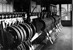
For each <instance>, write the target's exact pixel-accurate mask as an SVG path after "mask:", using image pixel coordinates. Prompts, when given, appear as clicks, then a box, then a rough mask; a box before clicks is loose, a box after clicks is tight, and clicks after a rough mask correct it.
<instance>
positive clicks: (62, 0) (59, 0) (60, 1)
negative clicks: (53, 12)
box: [33, 0, 72, 4]
mask: <svg viewBox="0 0 73 50" xmlns="http://www.w3.org/2000/svg"><path fill="white" fill-rule="evenodd" d="M33 1H35V2H37V3H39V4H40V3H41V4H43V3H44V4H49V3H52V4H69V3H72V0H33Z"/></svg>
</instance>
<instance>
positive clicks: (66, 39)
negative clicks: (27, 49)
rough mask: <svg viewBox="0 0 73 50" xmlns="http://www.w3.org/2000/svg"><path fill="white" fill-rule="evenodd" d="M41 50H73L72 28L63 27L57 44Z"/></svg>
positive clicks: (46, 46)
mask: <svg viewBox="0 0 73 50" xmlns="http://www.w3.org/2000/svg"><path fill="white" fill-rule="evenodd" d="M41 50H72V27H63V28H62V30H61V32H60V33H59V34H58V39H57V41H56V43H55V44H53V45H51V46H50V47H49V44H47V45H45V46H44V47H43V48H42V49H41Z"/></svg>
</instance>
